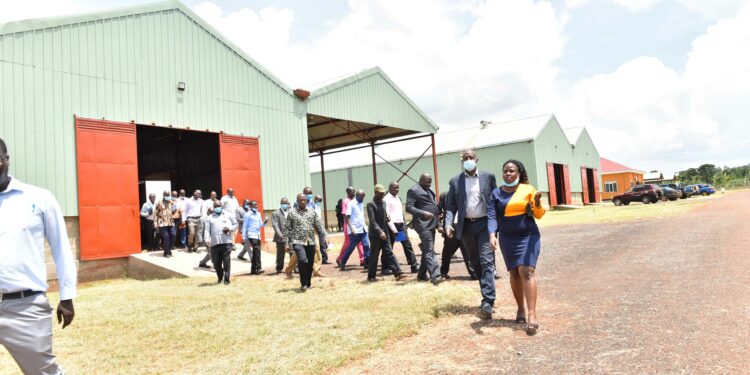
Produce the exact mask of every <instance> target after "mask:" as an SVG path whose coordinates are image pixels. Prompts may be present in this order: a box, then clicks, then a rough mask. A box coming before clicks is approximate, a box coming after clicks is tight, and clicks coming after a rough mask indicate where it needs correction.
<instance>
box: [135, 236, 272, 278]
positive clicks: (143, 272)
mask: <svg viewBox="0 0 750 375" xmlns="http://www.w3.org/2000/svg"><path fill="white" fill-rule="evenodd" d="M271 245H273V244H271ZM240 251H242V244H235V246H234V250H233V251H232V255H231V257H230V259H231V263H232V268H231V274H232V275H247V274H249V273H250V261H249V260H245V261H243V260H240V259H237V255H238V254H239V253H240ZM260 254H261V265H262V266H263V270H265V271H266V272H270V271H271V270H273V271H275V268H276V255H275V254H271V253H268V252H266V251H261V252H260ZM172 255H173V256H172V257H171V258H165V257H164V255H163V252H162V251H151V252H144V253H140V254H133V255H131V256H130V257H129V258H128V265H127V272H128V277H131V278H134V279H137V280H151V279H168V278H174V277H208V276H214V277H215V276H216V272H215V271H214V269H213V268H201V267H198V264H199V263H200V261H201V260H203V257H205V256H206V250H205V248H204V247H201V248H200V251H199V252H198V253H188V252H187V250H183V249H174V250H172ZM245 259H249V258H248V256H247V255H245ZM208 264H209V265H211V264H212V263H210V262H209V263H208Z"/></svg>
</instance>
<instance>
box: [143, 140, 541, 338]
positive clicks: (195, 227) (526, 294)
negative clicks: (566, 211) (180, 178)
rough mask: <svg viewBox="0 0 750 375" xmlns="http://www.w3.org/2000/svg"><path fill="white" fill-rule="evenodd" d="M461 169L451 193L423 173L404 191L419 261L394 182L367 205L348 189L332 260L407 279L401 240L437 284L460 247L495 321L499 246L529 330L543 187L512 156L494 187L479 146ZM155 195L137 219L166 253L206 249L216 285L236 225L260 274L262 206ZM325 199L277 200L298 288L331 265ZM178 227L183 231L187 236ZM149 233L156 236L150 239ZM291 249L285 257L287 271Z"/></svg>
mask: <svg viewBox="0 0 750 375" xmlns="http://www.w3.org/2000/svg"><path fill="white" fill-rule="evenodd" d="M461 162H462V169H463V171H462V172H461V173H459V174H458V175H456V176H454V177H453V178H451V180H450V182H449V189H448V191H446V192H443V193H442V194H441V195H440V196H439V197H437V196H436V194H435V192H434V191H433V190H432V188H431V186H432V176H431V175H430V174H429V173H424V174H422V175H421V176H420V177H419V181H418V183H417V184H415V185H414V186H412V187H411V188H410V189H409V190H408V192H407V194H406V205H405V206H406V212H408V213H409V214H411V216H412V221H411V224H410V227H411V228H412V229H413V230H414V231H415V232H416V233H417V235H418V236H419V241H420V243H419V248H420V250H421V258H420V259H419V260H418V259H417V257H416V254H415V252H414V249H413V247H412V244H411V241H410V239H409V236H408V234H407V223H406V222H405V220H404V205H403V203H402V201H401V198H399V192H400V186H399V183H398V182H391V183H390V184H389V185H388V188H387V189H386V188H385V186H383V185H380V184H378V185H375V187H374V190H373V197H372V199H371V200H370V201H369V202H367V203H366V202H365V196H366V195H367V194H366V192H365V191H364V190H362V189H355V188H354V187H347V188H346V196H345V197H344V198H342V199H341V200H339V202H338V204H337V205H336V216H337V218H340V220H339V225H338V226H339V227H340V229H342V230H343V233H344V242H343V244H342V246H341V249H340V251H339V254H338V256H337V257H336V265H337V267H338V268H339V270H341V271H344V270H346V265H347V262H348V261H349V258H350V257H351V256H352V254H353V253H354V251H355V249H356V250H357V253H358V258H359V264H360V266H361V267H363V268H365V269H366V270H367V280H368V281H370V282H376V281H377V280H378V279H377V277H376V276H377V273H378V268H379V267H380V272H381V274H383V275H393V276H394V278H395V279H396V280H404V279H406V278H407V276H406V275H405V273H404V272H403V271H402V270H401V266H400V265H399V263H398V261H397V259H396V256H395V254H394V251H393V246H394V244H395V243H396V242H399V243H401V247H402V248H403V251H404V256H405V258H406V261H407V264H408V266H409V268H410V271H411V273H416V278H417V280H419V281H430V282H431V283H432V284H434V285H439V284H440V283H442V282H443V281H445V280H447V279H450V275H449V271H450V263H451V259H452V257H453V255H454V254H455V253H456V252H457V251H459V250H460V251H461V254H462V257H463V260H464V265H465V267H466V270H467V272H468V274H469V277H470V278H471V279H472V280H479V285H480V290H481V296H482V298H481V303H480V306H479V310H478V316H479V317H480V318H482V319H491V318H492V314H493V312H494V304H495V299H496V293H495V290H496V287H495V285H496V284H495V280H496V279H498V278H499V276H498V274H497V270H496V266H495V264H496V262H495V261H496V259H495V250H497V249H500V250H501V253H502V256H503V260H504V263H505V266H506V268H507V270H508V272H509V275H510V285H511V290H512V291H513V296H514V298H515V300H516V303H517V306H518V310H517V315H516V321H517V322H518V323H520V324H526V327H527V331H528V333H530V334H534V333H536V330H537V329H538V327H539V326H538V323H537V317H536V278H535V269H536V260H537V258H538V256H539V251H540V248H541V245H540V243H541V242H540V233H539V229H538V227H537V225H536V221H535V220H536V219H539V218H541V217H542V216H543V215H544V213H545V210H544V208H543V207H542V204H541V193H539V192H537V191H536V190H535V189H534V188H533V187H532V186H531V185H529V180H528V174H527V172H526V169H525V167H524V165H523V163H522V162H520V161H518V160H508V161H506V162H505V163H504V164H503V165H502V178H501V179H500V184H499V186H498V183H497V180H496V177H495V175H494V174H492V173H489V172H485V171H482V170H479V169H478V168H477V165H478V162H479V158H478V157H477V154H476V152H475V151H473V150H466V151H464V152H462V153H461ZM155 198H156V197H155V196H154V194H151V195H150V196H149V201H148V202H146V203H144V205H143V207H142V209H141V216H142V217H143V218H144V220H145V221H146V223H147V226H148V227H149V228H151V229H152V230H153V231H155V232H156V233H158V235H159V236H158V237H159V238H161V243H162V248H163V251H164V256H165V257H170V256H171V255H172V247H173V246H175V244H178V246H179V244H182V242H181V241H182V240H181V238H183V237H184V238H185V242H184V245H185V246H186V247H187V249H188V252H192V251H197V248H198V247H199V246H200V245H205V246H206V247H207V249H210V250H209V251H207V254H206V257H205V258H204V259H203V260H202V261H201V262H200V264H199V266H200V267H204V268H210V267H209V266H208V264H207V262H208V261H209V260H210V261H211V262H212V263H213V265H214V269H215V270H216V273H217V277H218V279H219V280H218V282H220V283H222V282H223V283H225V284H229V283H230V277H229V275H230V257H231V251H232V250H233V249H234V242H235V238H236V237H237V231H238V230H239V231H240V232H241V239H242V243H243V250H242V251H241V252H240V254H239V255H238V258H239V259H243V260H244V259H245V257H244V255H245V254H246V253H247V254H250V262H251V263H252V266H251V273H252V274H260V273H262V272H263V269H262V267H261V259H260V258H261V257H260V246H261V243H260V231H261V229H262V228H264V227H265V225H266V223H267V221H268V219H267V218H265V217H263V214H262V213H261V212H258V204H257V202H255V201H252V200H249V199H245V200H244V201H243V204H242V205H240V204H239V202H238V200H237V198H236V197H235V196H234V191H233V190H232V189H231V188H230V189H228V190H227V194H226V195H225V196H223V197H222V198H221V199H218V198H217V195H216V193H215V192H211V195H210V197H209V199H207V200H205V201H204V200H202V195H201V191H200V190H196V191H195V192H194V193H193V197H191V198H185V192H184V190H180V191H179V192H178V191H173V192H171V193H170V192H169V191H164V193H163V197H162V200H160V201H158V202H156V200H155ZM321 206H322V198H321V197H320V196H319V195H314V194H313V190H312V188H310V187H305V188H304V189H302V191H301V192H300V193H299V194H298V195H297V196H296V197H295V201H294V202H293V204H290V202H289V200H288V198H286V197H284V198H282V199H281V201H280V204H279V209H278V210H276V211H275V212H274V213H273V214H272V217H271V219H272V225H273V230H274V236H273V242H274V243H276V272H277V273H281V272H284V273H285V274H286V275H287V276H288V277H290V278H291V277H293V273H294V272H298V273H299V275H300V287H301V288H302V290H307V289H309V288H310V287H311V286H312V285H311V278H312V277H313V276H322V274H321V272H320V269H321V265H322V264H328V263H329V261H328V247H329V245H330V240H329V239H328V233H327V232H326V228H325V226H324V225H323V221H324V219H323V216H322V215H323V213H322V207H321ZM182 233H185V235H184V236H183V235H182ZM436 234H440V236H441V237H442V238H443V251H442V257H441V259H438V257H437V255H436V252H435V237H436ZM147 238H156V237H148V235H147ZM286 254H289V255H290V257H289V258H290V260H289V263H288V264H287V265H286V267H284V259H285V257H286Z"/></svg>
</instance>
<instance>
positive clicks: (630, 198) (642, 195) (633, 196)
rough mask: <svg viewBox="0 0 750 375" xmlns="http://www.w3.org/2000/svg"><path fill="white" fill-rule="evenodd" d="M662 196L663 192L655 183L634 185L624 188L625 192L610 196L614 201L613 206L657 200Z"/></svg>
mask: <svg viewBox="0 0 750 375" xmlns="http://www.w3.org/2000/svg"><path fill="white" fill-rule="evenodd" d="M663 196H664V193H663V192H662V190H661V188H660V187H659V186H657V185H654V184H645V185H636V186H633V187H631V188H628V190H625V193H623V194H620V195H616V196H614V197H613V198H612V203H614V204H615V206H620V205H623V204H624V205H626V206H627V205H628V204H630V202H642V203H643V204H649V203H656V202H658V201H659V200H660V199H662V197H663Z"/></svg>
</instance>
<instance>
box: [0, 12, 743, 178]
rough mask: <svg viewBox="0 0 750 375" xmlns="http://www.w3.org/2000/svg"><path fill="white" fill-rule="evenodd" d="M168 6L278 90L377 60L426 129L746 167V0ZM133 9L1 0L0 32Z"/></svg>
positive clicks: (634, 157) (652, 164) (668, 161)
mask: <svg viewBox="0 0 750 375" xmlns="http://www.w3.org/2000/svg"><path fill="white" fill-rule="evenodd" d="M136 2H144V1H140V0H138V1H136ZM184 2H185V4H187V5H188V6H189V7H190V8H192V9H193V10H194V11H195V12H196V13H197V14H198V15H199V16H201V17H203V18H204V19H206V21H208V22H209V23H211V24H213V25H214V27H216V28H217V29H218V30H219V31H220V32H222V33H223V34H224V35H226V36H227V37H228V38H230V39H231V40H233V41H234V42H235V44H237V45H238V46H240V47H241V48H242V49H244V50H245V51H246V52H247V53H248V54H249V55H251V56H253V57H254V58H255V59H256V60H258V61H260V62H261V63H262V64H263V65H265V66H266V68H268V69H269V70H270V71H272V72H273V73H274V74H276V75H277V76H279V77H280V78H281V79H282V80H283V81H285V82H286V83H287V84H289V85H290V86H293V87H308V88H309V87H312V86H313V85H314V84H315V83H318V82H321V81H325V80H329V79H333V78H336V77H341V76H343V75H347V74H351V73H354V72H357V71H359V70H362V69H366V68H369V67H372V66H376V65H377V66H380V67H381V68H383V69H384V71H385V72H386V73H387V74H388V75H389V76H390V77H391V78H393V79H394V81H395V82H396V83H397V84H398V85H399V86H400V87H401V89H402V90H403V91H405V92H406V93H407V94H408V95H409V96H410V97H411V98H412V99H413V100H414V101H415V102H416V103H417V104H418V105H419V106H420V107H421V108H422V109H423V110H424V111H425V112H426V113H427V114H428V115H429V116H430V117H431V118H432V119H433V120H434V121H435V122H436V123H437V124H438V125H439V126H440V127H441V129H454V128H458V127H466V126H476V125H478V123H479V121H480V120H498V121H499V120H506V119H511V118H520V117H527V116H530V115H536V114H542V113H554V114H555V115H556V116H557V117H558V119H559V120H560V122H561V124H562V125H563V127H576V126H586V127H587V129H588V130H589V133H590V134H591V135H592V137H593V138H594V141H595V143H596V145H597V148H598V150H599V153H600V154H601V156H603V157H607V158H610V159H613V160H616V161H618V162H620V163H623V164H626V165H629V166H631V167H633V168H638V169H643V170H652V169H660V170H664V171H665V172H671V171H677V170H681V169H685V168H688V167H691V166H695V165H697V164H699V163H704V162H710V163H715V164H719V165H737V164H745V163H750V153H748V152H747V151H746V150H747V149H750V127H748V126H746V125H747V121H746V120H745V114H744V113H743V112H744V109H745V108H747V107H750V49H748V48H747V46H748V45H750V6H748V3H749V1H740V0H711V1H706V0H552V1H551V2H548V1H534V0H508V1H496V0H409V1H399V0H321V1H309V0H274V1H272V0H253V1H248V0H212V1H205V0H185V1H184ZM134 3H135V2H134V1H124V0H102V1H96V0H23V1H22V0H3V1H0V22H3V21H11V20H16V19H23V18H38V17H45V16H53V15H59V14H66V13H71V12H85V11H98V10H102V9H106V8H111V7H115V6H128V5H131V4H134ZM255 35H263V38H255V37H254V36H255ZM298 61H305V64H298V63H296V62H298ZM327 163H328V162H327Z"/></svg>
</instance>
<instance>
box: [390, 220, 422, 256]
mask: <svg viewBox="0 0 750 375" xmlns="http://www.w3.org/2000/svg"><path fill="white" fill-rule="evenodd" d="M393 225H395V226H396V229H398V230H399V231H406V228H405V227H404V223H394V224H393ZM388 240H389V241H390V243H391V250H393V248H394V247H393V244H394V243H395V242H396V236H395V235H393V236H390V238H389V239H388ZM400 243H401V247H403V248H404V255H405V256H406V263H407V264H409V265H410V266H413V265H415V264H419V263H418V262H417V254H415V253H414V248H413V247H412V246H411V241H410V240H409V236H406V240H404V241H400ZM380 261H381V263H383V265H385V261H383V259H380Z"/></svg>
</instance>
